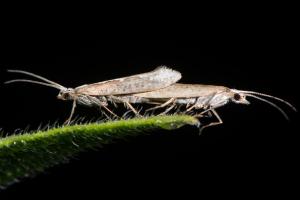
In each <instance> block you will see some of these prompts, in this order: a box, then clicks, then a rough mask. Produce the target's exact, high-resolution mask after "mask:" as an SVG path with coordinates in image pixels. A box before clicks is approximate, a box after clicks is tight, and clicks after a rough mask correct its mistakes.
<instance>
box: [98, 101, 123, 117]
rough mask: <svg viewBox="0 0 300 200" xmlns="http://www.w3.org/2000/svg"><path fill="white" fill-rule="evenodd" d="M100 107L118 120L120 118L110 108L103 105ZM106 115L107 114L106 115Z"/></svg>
mask: <svg viewBox="0 0 300 200" xmlns="http://www.w3.org/2000/svg"><path fill="white" fill-rule="evenodd" d="M100 106H102V107H103V108H104V109H105V110H106V111H108V112H109V113H110V114H112V115H113V116H114V117H116V118H120V117H119V116H118V115H117V114H115V113H114V112H113V111H111V110H110V109H109V108H108V107H106V106H105V105H103V104H100ZM104 115H105V114H104Z"/></svg>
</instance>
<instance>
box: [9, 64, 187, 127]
mask: <svg viewBox="0 0 300 200" xmlns="http://www.w3.org/2000/svg"><path fill="white" fill-rule="evenodd" d="M8 72H11V73H19V74H25V75H28V76H31V77H34V78H36V79H39V80H40V81H36V80H29V79H15V80H11V81H7V82H5V83H6V84H8V83H15V82H27V83H33V84H39V85H44V86H48V87H52V88H56V89H59V90H60V92H59V94H58V96H57V98H58V99H61V100H72V101H73V106H72V111H71V114H70V117H69V118H68V120H67V121H66V123H67V124H69V123H70V121H71V119H72V116H73V114H74V111H75V107H76V104H77V103H78V104H82V105H85V106H100V107H103V108H104V109H106V110H107V111H108V112H110V113H111V114H113V115H115V114H114V113H113V112H112V111H110V110H109V109H108V108H107V105H108V104H107V97H110V99H112V98H113V97H114V96H117V95H128V94H135V93H142V92H149V91H153V90H158V89H162V88H165V87H168V86H170V85H172V84H174V83H176V82H177V81H179V80H180V79H181V74H180V73H179V72H177V71H175V70H172V69H170V68H167V67H164V66H161V67H158V68H157V69H155V70H154V71H151V72H148V73H143V74H137V75H133V76H128V77H124V78H118V79H113V80H109V81H103V82H99V83H93V84H86V85H82V86H79V87H76V88H66V87H64V86H62V85H60V84H58V83H56V82H54V81H50V80H48V79H46V78H44V77H42V76H39V75H36V74H33V73H30V72H27V71H22V70H8ZM122 103H124V104H126V105H127V106H128V107H129V108H130V109H132V110H133V111H134V112H135V113H136V114H138V113H137V111H136V110H135V109H134V108H133V107H132V106H131V104H130V102H128V101H126V100H124V101H122ZM115 116H116V115H115Z"/></svg>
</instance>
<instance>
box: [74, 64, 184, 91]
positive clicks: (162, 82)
mask: <svg viewBox="0 0 300 200" xmlns="http://www.w3.org/2000/svg"><path fill="white" fill-rule="evenodd" d="M180 79H181V74H180V72H177V71H175V70H172V69H170V68H167V67H159V68H157V69H155V70H154V71H152V72H148V73H144V74H138V75H134V76H129V77H124V78H119V79H114V80H109V81H103V82H99V83H94V84H89V85H83V86H80V87H77V88H76V89H75V91H76V93H78V94H84V95H90V96H109V95H125V94H134V93H141V92H149V91H154V90H158V89H162V88H165V87H168V86H170V85H172V84H174V83H176V82H177V81H179V80H180Z"/></svg>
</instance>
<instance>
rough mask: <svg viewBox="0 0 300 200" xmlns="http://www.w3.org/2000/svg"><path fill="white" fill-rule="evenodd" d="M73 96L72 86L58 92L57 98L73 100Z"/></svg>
mask: <svg viewBox="0 0 300 200" xmlns="http://www.w3.org/2000/svg"><path fill="white" fill-rule="evenodd" d="M74 96H75V91H74V89H73V88H65V89H62V90H61V91H60V92H59V94H58V95H57V98H58V99H60V100H74Z"/></svg>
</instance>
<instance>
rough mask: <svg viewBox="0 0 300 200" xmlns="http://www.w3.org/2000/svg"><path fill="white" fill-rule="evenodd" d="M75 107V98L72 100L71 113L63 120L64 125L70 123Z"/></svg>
mask: <svg viewBox="0 0 300 200" xmlns="http://www.w3.org/2000/svg"><path fill="white" fill-rule="evenodd" d="M75 108H76V99H74V100H73V105H72V110H71V114H70V116H69V118H68V119H67V120H66V121H65V123H64V125H69V124H70V123H71V120H72V117H73V115H74V112H75Z"/></svg>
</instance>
